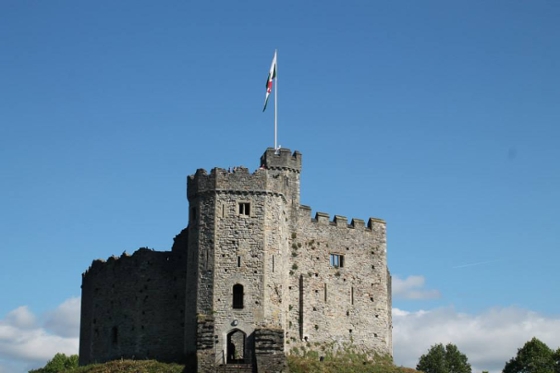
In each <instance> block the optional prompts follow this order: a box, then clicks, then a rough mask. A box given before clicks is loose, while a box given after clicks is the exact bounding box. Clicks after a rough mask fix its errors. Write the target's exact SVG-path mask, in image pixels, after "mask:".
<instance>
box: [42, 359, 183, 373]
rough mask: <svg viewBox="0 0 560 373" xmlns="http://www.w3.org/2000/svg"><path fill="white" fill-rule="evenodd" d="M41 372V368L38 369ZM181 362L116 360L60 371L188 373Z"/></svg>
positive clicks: (77, 372)
mask: <svg viewBox="0 0 560 373" xmlns="http://www.w3.org/2000/svg"><path fill="white" fill-rule="evenodd" d="M37 372H41V370H40V369H39V370H37ZM186 372H187V371H186V370H185V366H184V365H181V364H166V363H160V362H158V361H155V360H115V361H110V362H107V363H104V364H91V365H86V366H82V367H78V368H72V369H67V370H64V371H61V372H58V373H186Z"/></svg>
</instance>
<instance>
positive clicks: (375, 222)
mask: <svg viewBox="0 0 560 373" xmlns="http://www.w3.org/2000/svg"><path fill="white" fill-rule="evenodd" d="M299 216H300V219H309V221H310V222H311V223H317V224H322V225H330V226H336V227H339V228H352V229H363V230H368V231H372V230H375V229H376V227H379V226H381V227H385V225H386V223H385V220H382V219H378V218H369V219H368V222H367V226H366V224H365V222H364V221H363V220H362V219H357V218H352V220H351V222H350V223H348V219H347V218H346V216H342V215H335V216H334V218H333V220H332V221H331V220H330V215H329V214H328V213H326V212H317V213H315V217H314V218H312V217H311V207H309V206H305V205H300V214H299ZM304 221H305V220H304ZM383 229H384V228H383Z"/></svg>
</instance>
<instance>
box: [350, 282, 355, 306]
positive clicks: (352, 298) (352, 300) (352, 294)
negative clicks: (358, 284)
mask: <svg viewBox="0 0 560 373" xmlns="http://www.w3.org/2000/svg"><path fill="white" fill-rule="evenodd" d="M350 293H351V295H350V297H351V299H350V300H351V302H352V304H354V287H353V286H352V290H351V292H350Z"/></svg>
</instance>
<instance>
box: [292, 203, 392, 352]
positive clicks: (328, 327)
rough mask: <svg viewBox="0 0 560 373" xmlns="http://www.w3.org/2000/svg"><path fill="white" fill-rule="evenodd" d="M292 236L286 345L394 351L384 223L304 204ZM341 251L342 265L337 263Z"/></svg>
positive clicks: (340, 260) (340, 262)
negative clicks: (312, 213)
mask: <svg viewBox="0 0 560 373" xmlns="http://www.w3.org/2000/svg"><path fill="white" fill-rule="evenodd" d="M300 211H301V213H300V216H299V224H298V228H297V229H296V230H295V231H294V233H293V235H292V239H291V252H292V255H291V258H292V260H291V263H292V266H291V268H290V272H289V273H290V277H289V285H288V287H289V294H290V297H289V306H288V315H289V316H288V329H287V332H286V337H287V342H286V343H287V346H286V350H287V351H290V350H291V349H292V348H293V347H302V346H307V347H309V346H313V345H317V344H321V345H330V346H332V347H333V349H335V350H338V349H340V348H344V346H347V345H349V344H351V345H352V346H354V348H356V349H358V350H363V351H372V350H374V351H377V352H381V353H390V354H392V346H391V331H390V328H391V325H390V323H391V320H390V312H391V304H390V299H389V289H388V271H387V256H386V234H385V222H383V221H382V220H378V219H370V220H369V222H368V226H365V224H364V221H363V220H360V219H353V220H352V222H351V224H348V221H347V219H346V218H345V217H342V216H335V218H334V219H333V221H330V220H329V216H328V215H327V214H323V213H318V214H317V215H316V217H315V219H311V216H310V211H311V210H310V209H309V208H307V207H303V206H302V208H301V210H300ZM331 255H336V256H337V258H336V260H338V261H339V263H338V264H339V265H338V266H336V265H333V264H334V263H332V262H331Z"/></svg>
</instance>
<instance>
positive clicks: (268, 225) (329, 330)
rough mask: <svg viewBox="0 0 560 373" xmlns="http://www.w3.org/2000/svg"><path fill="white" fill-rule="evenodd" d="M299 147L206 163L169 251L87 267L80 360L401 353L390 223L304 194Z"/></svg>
mask: <svg viewBox="0 0 560 373" xmlns="http://www.w3.org/2000/svg"><path fill="white" fill-rule="evenodd" d="M300 174H301V154H300V153H299V152H297V151H296V152H294V153H293V154H292V153H291V151H290V150H288V149H279V150H275V149H271V148H269V149H267V150H266V152H265V153H264V154H263V156H262V157H261V160H260V167H259V168H258V169H257V170H256V171H255V172H253V173H249V171H248V169H246V168H243V167H238V168H235V169H234V170H226V169H221V168H214V169H213V170H211V172H210V173H208V172H206V171H205V170H202V169H199V170H197V172H196V173H195V174H194V175H191V176H189V177H188V179H187V197H188V201H189V222H188V226H187V228H185V229H184V230H183V231H182V232H181V233H179V234H178V235H177V236H176V237H175V241H174V245H173V247H172V248H171V251H165V252H158V251H153V250H150V249H139V250H138V251H136V252H135V253H134V254H132V255H127V254H123V256H121V257H111V258H109V259H108V260H107V261H104V260H95V261H94V262H93V263H92V265H91V267H90V268H89V269H88V270H87V271H86V272H85V273H84V274H83V278H82V308H81V329H80V363H81V364H89V363H94V362H104V361H108V360H113V359H121V358H134V359H157V360H161V361H176V362H185V363H188V364H192V365H193V368H195V367H196V369H197V371H199V372H206V371H214V369H215V367H217V366H219V365H242V364H245V365H246V366H247V367H248V369H252V370H253V371H267V372H272V371H282V370H284V365H285V355H286V354H290V353H297V352H299V351H302V349H303V348H305V349H313V350H317V351H329V350H330V351H334V352H336V351H342V350H345V349H348V348H351V349H352V350H354V351H363V352H365V353H373V352H376V353H382V354H392V339H391V335H392V334H391V330H392V321H391V288H390V286H391V285H390V284H391V278H390V274H389V271H388V268H387V254H386V252H387V250H386V233H385V222H384V221H383V220H380V219H374V218H370V219H369V220H367V222H366V221H364V220H361V219H352V220H351V221H350V222H349V221H348V219H347V218H345V217H343V216H339V215H335V216H334V218H333V219H332V220H331V219H330V218H329V215H328V214H325V213H316V214H315V216H314V217H313V216H312V215H311V209H310V208H309V207H307V206H304V205H301V204H300Z"/></svg>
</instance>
